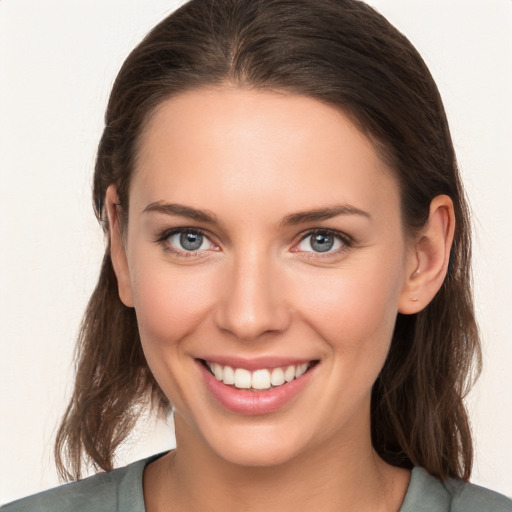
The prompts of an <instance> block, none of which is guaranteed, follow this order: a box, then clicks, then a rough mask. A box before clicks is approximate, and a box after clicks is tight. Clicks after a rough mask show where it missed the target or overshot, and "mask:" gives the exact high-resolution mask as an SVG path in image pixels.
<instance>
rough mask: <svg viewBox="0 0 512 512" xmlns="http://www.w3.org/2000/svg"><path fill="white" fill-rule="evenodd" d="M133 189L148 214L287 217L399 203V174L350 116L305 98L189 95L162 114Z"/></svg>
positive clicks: (147, 138)
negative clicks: (170, 210)
mask: <svg viewBox="0 0 512 512" xmlns="http://www.w3.org/2000/svg"><path fill="white" fill-rule="evenodd" d="M132 191H135V194H134V195H135V196H136V197H133V200H134V201H136V202H138V203H140V204H139V206H140V207H142V208H143V207H144V204H148V203H151V202H153V201H159V200H170V199H172V200H175V199H176V198H179V199H180V202H185V201H188V202H190V203H191V206H197V207H205V204H207V203H211V202H215V201H216V202H223V203H224V204H228V203H233V202H238V203H239V204H241V205H243V206H244V207H245V208H247V207H248V206H249V205H253V206H256V205H265V204H271V203H272V201H273V202H274V203H278V204H279V205H281V206H282V207H283V209H286V208H288V209H290V210H297V209H304V208H315V207H320V206H324V205H325V204H328V203H331V204H339V203H344V202H354V201H355V200H357V201H358V202H359V206H360V207H365V206H366V207H370V206H371V205H372V204H376V203H383V204H384V203H388V204H389V203H392V204H394V205H395V206H397V205H398V200H399V197H398V187H397V184H396V182H395V178H394V177H393V173H392V172H391V170H390V169H389V168H388V167H387V166H386V164H385V163H384V162H383V161H382V160H381V159H380V158H379V156H378V155H377V153H376V152H375V150H374V148H373V145H372V144H371V142H370V141H369V140H368V139H367V138H366V137H365V136H364V135H363V134H362V133H361V132H360V131H359V130H358V129H357V128H356V127H355V125H354V124H353V123H352V122H351V121H350V120H349V119H348V117H347V116H346V115H344V114H343V112H341V111H340V110H338V109H336V108H334V107H332V106H329V105H326V104H324V103H321V102H320V101H318V100H315V99H313V98H309V97H306V96H301V95H295V94H290V93H285V92H276V91H272V92H269V91H256V90H251V89H244V88H234V87H233V88H227V87H226V88H222V89H214V88H203V89H199V90H194V91H189V92H186V93H183V94H180V95H178V96H175V97H173V98H171V99H168V100H166V101H164V102H163V103H162V104H161V105H160V106H159V107H158V108H157V109H156V111H155V112H154V114H153V116H152V117H151V119H150V121H149V122H148V124H147V126H146V128H145V131H144V133H143V134H142V137H141V140H140V146H139V152H138V157H137V161H136V165H135V174H134V177H133V181H132ZM162 195H169V196H172V197H162ZM130 204H132V205H133V204H134V203H133V202H132V200H131V202H130Z"/></svg>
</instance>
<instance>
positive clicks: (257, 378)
mask: <svg viewBox="0 0 512 512" xmlns="http://www.w3.org/2000/svg"><path fill="white" fill-rule="evenodd" d="M251 387H252V388H253V389H269V388H270V372H269V371H268V370H256V371H255V372H253V374H252V379H251Z"/></svg>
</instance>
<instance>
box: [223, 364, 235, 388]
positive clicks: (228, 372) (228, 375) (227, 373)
mask: <svg viewBox="0 0 512 512" xmlns="http://www.w3.org/2000/svg"><path fill="white" fill-rule="evenodd" d="M222 381H223V382H224V384H228V385H229V386H231V385H233V384H234V383H235V370H233V368H231V366H224V378H223V379H222Z"/></svg>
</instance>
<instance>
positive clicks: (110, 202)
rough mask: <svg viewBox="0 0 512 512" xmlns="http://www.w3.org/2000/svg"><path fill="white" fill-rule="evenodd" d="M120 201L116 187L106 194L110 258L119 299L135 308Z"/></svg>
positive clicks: (111, 186)
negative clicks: (122, 227)
mask: <svg viewBox="0 0 512 512" xmlns="http://www.w3.org/2000/svg"><path fill="white" fill-rule="evenodd" d="M118 207H119V199H118V196H117V191H116V189H115V187H114V185H110V186H109V187H108V189H107V192H106V194H105V208H106V210H107V216H108V236H109V248H110V258H111V260H112V265H113V267H114V272H115V274H116V278H117V286H118V291H119V298H120V299H121V301H122V303H123V304H124V305H125V306H127V307H133V294H132V286H131V281H130V272H129V268H128V261H127V259H126V252H125V248H124V244H123V239H122V234H121V224H120V219H119V210H118Z"/></svg>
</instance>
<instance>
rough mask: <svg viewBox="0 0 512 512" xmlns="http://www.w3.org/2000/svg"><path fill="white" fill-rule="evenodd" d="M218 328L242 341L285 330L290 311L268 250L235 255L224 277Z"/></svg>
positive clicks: (277, 272)
mask: <svg viewBox="0 0 512 512" xmlns="http://www.w3.org/2000/svg"><path fill="white" fill-rule="evenodd" d="M225 278H226V280H225V289H224V293H223V294H222V296H223V300H222V301H221V303H220V304H218V311H217V322H218V326H219V327H220V328H221V329H223V330H226V331H230V332H231V333H232V334H234V335H235V336H236V337H237V338H239V339H244V340H251V339H256V338H257V337H258V336H260V335H262V334H264V333H269V332H278V331H282V330H284V329H285V328H286V327H287V325H288V323H289V312H288V308H287V304H286V299H285V297H284V290H283V288H282V287H281V286H280V284H281V280H280V279H279V268H278V265H277V263H276V261H275V258H274V257H273V256H272V254H271V252H270V251H269V250H265V249H262V248H258V247H247V248H246V249H245V250H243V251H240V252H239V253H238V254H234V255H233V257H232V261H231V264H230V265H229V268H228V269H227V272H226V276H225Z"/></svg>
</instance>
